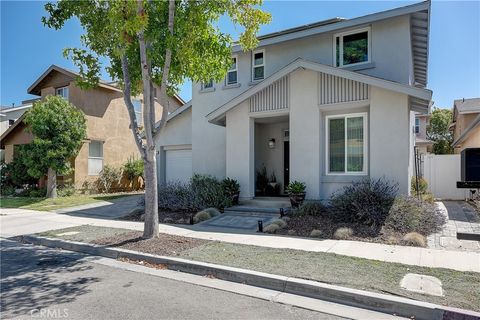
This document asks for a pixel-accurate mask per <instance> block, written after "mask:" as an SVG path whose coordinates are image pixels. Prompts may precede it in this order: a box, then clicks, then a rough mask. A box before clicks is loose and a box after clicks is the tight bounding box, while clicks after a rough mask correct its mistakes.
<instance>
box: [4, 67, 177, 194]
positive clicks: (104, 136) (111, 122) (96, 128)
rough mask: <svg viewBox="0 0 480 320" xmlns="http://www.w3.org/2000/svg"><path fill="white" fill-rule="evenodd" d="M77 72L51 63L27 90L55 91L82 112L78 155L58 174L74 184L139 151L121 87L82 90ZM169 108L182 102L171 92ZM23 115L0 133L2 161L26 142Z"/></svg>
mask: <svg viewBox="0 0 480 320" xmlns="http://www.w3.org/2000/svg"><path fill="white" fill-rule="evenodd" d="M77 76H78V74H77V73H75V72H72V71H69V70H66V69H64V68H61V67H58V66H55V65H52V66H51V67H50V68H48V69H47V70H46V71H45V72H44V73H43V74H42V75H41V76H40V77H39V78H38V79H37V80H36V81H35V82H34V83H33V84H32V85H31V86H30V88H28V93H29V94H33V95H37V96H40V97H41V98H44V97H45V96H47V95H59V96H62V97H64V98H65V99H67V100H68V101H69V102H71V103H72V104H73V105H75V106H76V107H78V108H79V109H80V110H82V111H83V112H84V113H85V117H86V120H87V122H86V124H87V137H86V140H85V142H84V144H83V146H82V147H81V149H80V151H79V153H78V155H77V156H76V158H75V159H73V160H72V165H73V169H74V172H73V174H72V176H69V177H60V179H61V180H62V179H63V178H65V179H64V181H65V180H68V181H69V182H73V183H74V184H75V186H76V187H77V188H80V187H82V185H83V184H84V182H85V181H93V180H95V179H97V178H98V175H99V173H100V171H101V170H102V169H103V167H104V166H105V165H110V166H115V167H119V166H121V165H123V164H124V163H125V162H126V161H127V160H128V158H130V157H136V158H139V152H138V149H137V146H136V144H135V141H134V138H133V135H132V131H131V129H130V118H129V115H128V111H127V108H126V106H125V103H124V100H123V94H122V91H121V90H120V89H119V88H117V87H115V86H113V85H112V84H108V83H105V82H101V83H100V84H99V85H98V86H97V87H96V88H93V89H89V90H83V89H80V88H79V87H78V86H76V85H75V78H76V77H77ZM133 102H134V105H135V108H136V111H137V112H136V113H137V116H138V120H139V123H140V125H141V123H142V119H143V117H142V102H141V99H134V101H133ZM169 104H170V108H172V109H176V108H177V107H179V106H181V105H182V104H184V102H183V101H182V100H181V99H180V98H179V97H178V96H175V97H173V98H170V99H169ZM155 111H156V117H157V119H159V118H160V117H161V113H162V107H161V106H160V104H158V103H156V108H155ZM23 117H24V115H23V116H22V117H20V118H19V120H17V121H16V122H15V123H14V124H13V125H12V126H10V127H9V128H8V129H7V130H6V131H5V132H4V133H3V134H2V136H1V137H0V144H1V148H2V149H4V150H5V161H6V162H10V161H12V160H13V158H14V156H15V146H16V145H22V144H28V143H30V142H31V141H32V135H31V134H30V133H29V132H28V131H26V130H25V127H26V126H25V123H24V122H23V121H22V119H23Z"/></svg>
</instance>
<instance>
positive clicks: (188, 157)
mask: <svg viewBox="0 0 480 320" xmlns="http://www.w3.org/2000/svg"><path fill="white" fill-rule="evenodd" d="M165 157H166V165H165V178H166V181H167V182H168V181H182V182H187V181H188V180H189V179H190V178H191V177H192V150H190V149H188V150H167V151H166V155H165Z"/></svg>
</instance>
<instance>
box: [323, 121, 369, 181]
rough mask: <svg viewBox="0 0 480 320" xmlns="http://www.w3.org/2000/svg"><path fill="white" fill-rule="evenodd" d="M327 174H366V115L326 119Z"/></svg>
mask: <svg viewBox="0 0 480 320" xmlns="http://www.w3.org/2000/svg"><path fill="white" fill-rule="evenodd" d="M326 128H327V132H326V137H327V148H326V149H327V174H366V172H367V170H366V168H367V141H366V140H367V139H366V128H367V115H366V113H355V114H347V115H335V116H328V117H327V126H326Z"/></svg>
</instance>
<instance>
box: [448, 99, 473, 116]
mask: <svg viewBox="0 0 480 320" xmlns="http://www.w3.org/2000/svg"><path fill="white" fill-rule="evenodd" d="M453 106H454V108H457V111H458V113H460V114H465V113H477V112H480V98H473V99H458V100H455V101H454V102H453Z"/></svg>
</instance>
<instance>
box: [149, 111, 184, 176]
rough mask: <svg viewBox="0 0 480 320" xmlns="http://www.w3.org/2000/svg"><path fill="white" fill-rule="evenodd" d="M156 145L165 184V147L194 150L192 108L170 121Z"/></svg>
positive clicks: (160, 170) (158, 168)
mask: <svg viewBox="0 0 480 320" xmlns="http://www.w3.org/2000/svg"><path fill="white" fill-rule="evenodd" d="M155 145H156V148H157V170H158V172H159V179H158V183H159V184H161V183H164V182H165V147H177V148H185V149H188V148H192V108H190V109H189V110H186V111H184V112H183V113H182V114H179V115H178V116H176V117H175V118H173V119H172V120H170V121H168V122H167V125H166V126H165V128H164V129H163V131H162V132H161V134H160V137H159V139H158V140H157V141H156V143H155ZM192 172H193V171H192Z"/></svg>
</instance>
